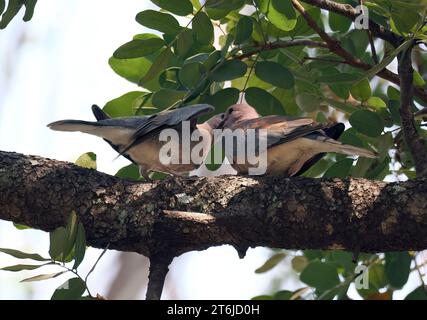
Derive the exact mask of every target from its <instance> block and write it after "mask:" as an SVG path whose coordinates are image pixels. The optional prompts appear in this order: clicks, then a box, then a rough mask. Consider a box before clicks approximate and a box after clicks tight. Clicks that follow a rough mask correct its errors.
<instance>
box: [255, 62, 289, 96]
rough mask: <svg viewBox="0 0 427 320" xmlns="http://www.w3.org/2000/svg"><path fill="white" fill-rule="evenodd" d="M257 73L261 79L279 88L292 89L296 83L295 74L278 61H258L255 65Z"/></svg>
mask: <svg viewBox="0 0 427 320" xmlns="http://www.w3.org/2000/svg"><path fill="white" fill-rule="evenodd" d="M255 74H256V76H257V77H258V78H260V79H261V80H263V81H265V82H268V83H271V84H272V85H274V86H276V87H279V88H283V89H290V88H292V87H293V86H294V84H295V80H294V75H293V74H292V73H291V72H290V71H289V70H288V69H287V68H285V67H283V66H282V65H280V64H278V63H276V62H272V61H260V62H258V63H257V64H256V66H255Z"/></svg>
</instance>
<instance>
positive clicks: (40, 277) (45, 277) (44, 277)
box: [20, 270, 67, 282]
mask: <svg viewBox="0 0 427 320" xmlns="http://www.w3.org/2000/svg"><path fill="white" fill-rule="evenodd" d="M66 272H67V270H65V271H61V272H55V273H49V274H39V275H37V276H34V277H30V278H26V279H23V280H21V281H20V282H34V281H42V280H48V279H52V278H56V277H58V276H60V275H61V274H64V273H66Z"/></svg>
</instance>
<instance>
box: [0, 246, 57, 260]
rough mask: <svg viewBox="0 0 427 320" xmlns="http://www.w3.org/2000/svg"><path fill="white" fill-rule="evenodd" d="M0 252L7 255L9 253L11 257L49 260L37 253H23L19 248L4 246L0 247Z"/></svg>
mask: <svg viewBox="0 0 427 320" xmlns="http://www.w3.org/2000/svg"><path fill="white" fill-rule="evenodd" d="M0 252H3V253H6V254H8V255H11V256H12V257H15V258H18V259H32V260H35V261H50V259H47V258H43V257H42V256H40V255H39V254H37V253H25V252H22V251H19V250H15V249H6V248H0Z"/></svg>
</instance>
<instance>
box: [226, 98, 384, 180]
mask: <svg viewBox="0 0 427 320" xmlns="http://www.w3.org/2000/svg"><path fill="white" fill-rule="evenodd" d="M218 128H222V129H230V130H231V131H235V130H241V131H243V132H244V134H245V135H246V137H248V135H249V131H250V129H255V132H257V143H258V144H259V145H261V142H262V141H264V142H265V145H266V148H265V150H259V152H260V153H259V154H258V158H259V159H261V158H262V157H263V156H264V157H265V158H266V163H265V166H266V168H265V170H264V174H267V175H279V174H284V175H287V176H289V177H291V176H296V175H300V174H302V173H303V172H305V171H306V170H307V169H308V168H309V167H310V166H312V165H313V164H315V163H316V162H317V161H318V160H319V159H321V158H322V157H323V155H324V154H325V153H327V152H335V153H340V154H345V155H349V156H362V157H366V158H376V157H377V155H376V153H374V152H372V151H370V150H367V149H363V148H359V147H355V146H352V145H348V144H343V143H341V142H340V141H337V140H336V139H338V138H339V136H340V135H341V133H342V132H343V131H344V124H342V123H318V122H316V121H314V120H313V119H310V118H297V117H288V116H279V115H270V116H264V117H261V116H260V115H259V114H258V113H257V111H256V110H255V109H254V108H253V107H251V106H250V105H248V104H246V103H241V104H235V105H232V106H230V107H229V108H228V109H227V110H226V112H225V113H224V118H223V119H222V121H221V123H220V124H219V126H218ZM262 129H264V132H265V133H266V135H265V136H262V135H261V133H260V132H261V131H260V130H262ZM263 139H264V140H263ZM236 149H237V148H236V147H235V146H233V150H226V151H225V153H226V157H227V158H228V159H229V161H230V162H231V165H232V167H233V168H234V169H235V170H236V171H237V172H238V173H239V174H248V173H250V169H251V168H252V167H253V166H254V165H253V163H249V161H244V162H243V163H238V162H241V161H237V160H238V156H239V154H238V153H237V152H236Z"/></svg>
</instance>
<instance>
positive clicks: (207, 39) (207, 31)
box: [192, 11, 214, 44]
mask: <svg viewBox="0 0 427 320" xmlns="http://www.w3.org/2000/svg"><path fill="white" fill-rule="evenodd" d="M192 27H193V31H194V33H195V34H196V40H197V41H198V42H200V43H201V44H211V43H213V40H214V29H213V25H212V22H211V19H209V17H208V16H207V15H206V13H204V12H203V11H200V12H198V13H197V14H196V15H195V16H194V18H193V22H192Z"/></svg>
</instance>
